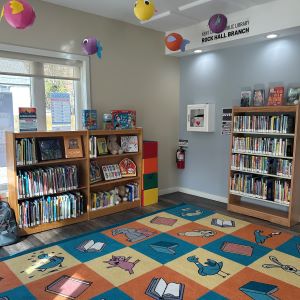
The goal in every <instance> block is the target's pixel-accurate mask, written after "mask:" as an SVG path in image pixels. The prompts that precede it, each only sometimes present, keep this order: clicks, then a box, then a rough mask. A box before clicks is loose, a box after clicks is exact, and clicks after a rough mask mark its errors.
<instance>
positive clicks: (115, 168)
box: [102, 164, 122, 180]
mask: <svg viewBox="0 0 300 300" xmlns="http://www.w3.org/2000/svg"><path fill="white" fill-rule="evenodd" d="M102 171H103V175H104V179H105V180H114V179H119V178H122V174H121V171H120V167H119V165H117V164H115V165H105V166H102Z"/></svg>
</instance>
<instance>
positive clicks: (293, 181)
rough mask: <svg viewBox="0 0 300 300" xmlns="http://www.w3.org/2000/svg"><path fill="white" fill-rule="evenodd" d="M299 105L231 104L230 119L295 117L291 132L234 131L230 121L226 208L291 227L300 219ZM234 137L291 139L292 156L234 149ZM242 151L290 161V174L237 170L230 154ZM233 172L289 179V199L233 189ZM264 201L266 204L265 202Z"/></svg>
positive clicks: (275, 178)
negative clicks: (253, 105)
mask: <svg viewBox="0 0 300 300" xmlns="http://www.w3.org/2000/svg"><path fill="white" fill-rule="evenodd" d="M299 113H300V106H299V105H295V106H265V107H234V108H233V111H232V120H234V117H235V116H253V115H255V116H281V115H287V116H290V117H292V118H293V119H294V122H295V124H294V127H295V128H294V132H288V133H283V132H266V131H264V132H262V131H261V130H257V131H256V132H255V131H249V130H248V131H247V130H243V128H242V129H240V130H236V129H235V128H234V122H232V134H231V143H230V170H229V178H228V186H229V192H228V193H229V196H228V206H227V208H228V210H229V211H232V212H236V213H240V214H245V215H249V216H253V217H256V218H260V219H263V220H267V221H269V222H273V223H276V224H280V225H284V226H287V227H291V226H293V225H295V224H297V223H298V222H299V221H300V199H299V198H300V182H299V179H298V178H300V177H299V176H300V120H299ZM234 137H252V138H265V137H267V138H272V139H275V138H277V139H280V138H282V139H290V140H293V147H292V151H293V154H292V156H289V155H276V154H274V153H272V154H265V153H255V152H254V151H253V152H251V151H241V150H238V149H233V146H234V144H233V140H234ZM233 154H243V155H247V156H256V157H268V158H274V159H285V160H290V161H291V162H292V175H291V176H285V175H276V174H264V173H260V172H256V171H245V170H240V169H239V168H236V167H234V166H233V162H232V155H233ZM235 173H239V174H249V175H253V176H255V177H257V178H260V177H269V178H273V179H274V180H281V181H283V182H284V181H287V182H290V191H291V200H290V201H289V203H287V202H285V201H282V202H275V201H270V200H265V199H262V198H259V197H257V196H256V195H253V194H251V193H245V192H242V191H236V190H232V185H231V181H232V176H233V174H235ZM245 200H247V201H245ZM264 203H265V204H266V205H264Z"/></svg>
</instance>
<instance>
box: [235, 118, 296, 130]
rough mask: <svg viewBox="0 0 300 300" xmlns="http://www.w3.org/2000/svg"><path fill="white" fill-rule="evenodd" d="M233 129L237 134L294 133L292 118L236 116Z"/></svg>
mask: <svg viewBox="0 0 300 300" xmlns="http://www.w3.org/2000/svg"><path fill="white" fill-rule="evenodd" d="M233 128H234V131H237V132H240V131H242V132H265V133H292V132H293V131H294V118H293V117H292V116H287V115H280V116H256V115H252V116H234V118H233Z"/></svg>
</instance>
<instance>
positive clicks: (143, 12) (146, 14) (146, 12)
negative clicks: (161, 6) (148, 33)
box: [134, 0, 155, 21]
mask: <svg viewBox="0 0 300 300" xmlns="http://www.w3.org/2000/svg"><path fill="white" fill-rule="evenodd" d="M154 13H155V7H154V3H153V1H150V0H149V1H148V0H137V1H136V2H135V5H134V14H135V16H136V17H137V18H138V19H139V20H140V21H147V20H149V19H151V18H152V17H153V15H154Z"/></svg>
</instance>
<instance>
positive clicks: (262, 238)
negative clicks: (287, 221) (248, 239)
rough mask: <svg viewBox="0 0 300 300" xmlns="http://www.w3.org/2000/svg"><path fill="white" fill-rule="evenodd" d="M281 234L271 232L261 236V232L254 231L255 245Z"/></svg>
mask: <svg viewBox="0 0 300 300" xmlns="http://www.w3.org/2000/svg"><path fill="white" fill-rule="evenodd" d="M280 234H281V232H272V233H270V234H268V235H264V234H263V230H259V229H257V230H255V231H254V237H255V242H256V244H263V243H264V242H265V241H266V240H267V239H269V238H271V237H273V236H274V235H280Z"/></svg>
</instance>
